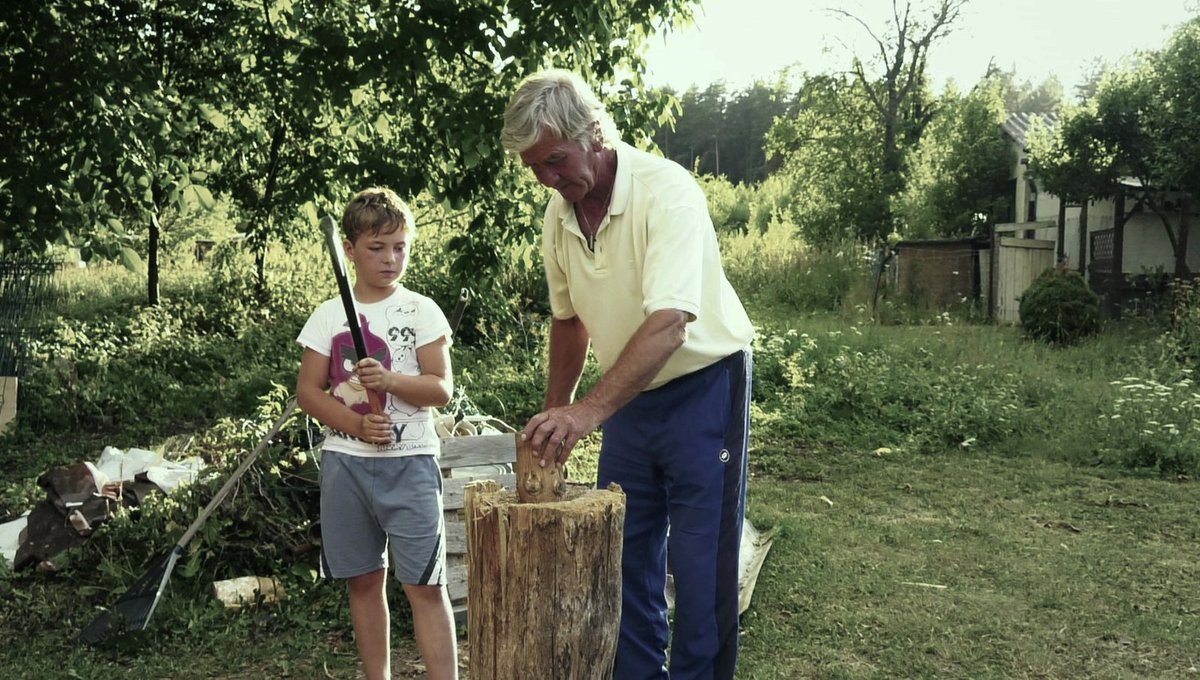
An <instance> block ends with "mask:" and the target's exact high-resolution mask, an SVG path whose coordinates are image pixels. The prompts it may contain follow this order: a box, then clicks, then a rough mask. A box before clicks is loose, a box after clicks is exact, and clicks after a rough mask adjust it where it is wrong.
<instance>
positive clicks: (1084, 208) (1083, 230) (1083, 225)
mask: <svg viewBox="0 0 1200 680" xmlns="http://www.w3.org/2000/svg"><path fill="white" fill-rule="evenodd" d="M1091 200H1092V199H1090V198H1085V199H1083V202H1082V203H1081V204H1080V206H1079V273H1080V274H1081V275H1082V276H1083V277H1084V278H1087V259H1088V257H1087V244H1088V203H1090V202H1091Z"/></svg>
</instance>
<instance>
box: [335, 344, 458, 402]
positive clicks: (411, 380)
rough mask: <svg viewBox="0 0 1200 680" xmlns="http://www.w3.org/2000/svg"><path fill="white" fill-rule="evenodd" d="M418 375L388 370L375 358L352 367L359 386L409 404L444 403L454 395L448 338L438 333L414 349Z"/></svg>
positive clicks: (364, 360)
mask: <svg viewBox="0 0 1200 680" xmlns="http://www.w3.org/2000/svg"><path fill="white" fill-rule="evenodd" d="M417 365H418V366H420V367H421V375H403V374H401V373H396V372H395V371H389V370H387V369H385V368H384V367H383V364H381V363H379V362H378V361H376V360H375V359H363V360H362V361H360V362H358V364H357V365H356V366H355V367H354V372H355V373H356V374H357V375H358V380H359V382H361V383H362V384H363V387H366V388H367V389H372V390H379V391H380V392H387V393H389V394H394V395H396V396H397V397H399V398H401V399H403V400H404V401H406V402H408V403H410V404H412V405H413V406H445V405H446V404H448V403H450V397H452V396H453V395H454V378H453V377H452V376H451V372H450V341H449V339H448V338H447V337H446V336H444V335H443V336H440V337H438V338H437V339H436V340H433V341H432V342H429V343H426V344H424V345H421V346H420V347H418V348H417Z"/></svg>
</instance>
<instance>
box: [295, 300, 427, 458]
mask: <svg viewBox="0 0 1200 680" xmlns="http://www.w3.org/2000/svg"><path fill="white" fill-rule="evenodd" d="M356 306H357V307H358V315H359V324H360V325H361V326H362V332H363V341H364V342H365V344H366V348H367V354H369V355H370V356H371V357H373V358H375V359H377V360H378V361H379V363H381V364H383V367H384V368H386V369H388V370H390V371H395V372H396V373H400V374H401V375H421V367H420V365H419V364H418V363H417V348H419V347H423V346H425V345H427V344H429V343H430V342H433V341H434V340H437V339H438V338H440V337H445V338H446V339H447V341H449V340H450V336H451V332H450V324H449V323H448V322H447V321H446V315H445V314H443V313H442V310H441V308H440V307H438V306H437V303H435V302H434V301H433V300H431V299H429V298H427V297H425V296H424V295H420V294H419V293H414V292H412V291H410V290H408V289H407V288H404V287H403V286H397V287H396V290H395V292H393V293H392V294H391V295H389V296H388V297H386V298H384V299H383V300H380V301H379V302H372V303H370V304H362V303H358V304H357V305H356ZM296 341H297V342H299V343H300V344H301V345H303V346H304V347H308V348H311V349H312V350H314V351H316V352H319V353H320V354H323V355H324V356H327V357H329V392H330V393H331V394H332V395H333V396H334V398H336V399H337V400H338V401H340V402H342V403H343V404H345V405H347V406H349V407H350V408H351V409H352V410H353V411H354V412H355V413H361V414H367V413H370V412H371V407H370V404H369V402H368V400H367V392H366V390H365V389H364V388H363V387H362V385H360V384H359V382H358V378H356V377H355V376H354V375H353V371H354V364H355V363H357V362H356V357H357V353H356V352H355V350H354V339H353V338H352V337H351V335H350V328H349V326H348V325H347V324H346V312H345V309H344V307H343V306H342V300H341V298H340V297H338V298H333V299H330V300H326V301H325V302H323V303H321V305H320V306H319V307H317V309H316V311H314V312H313V313H312V316H310V317H309V318H308V322H307V323H305V324H304V328H303V329H302V330H301V331H300V336H299V337H297V338H296ZM381 396H386V399H385V401H384V408H383V410H384V413H385V414H387V416H388V417H390V418H391V419H392V443H391V444H371V443H369V442H365V441H363V440H361V439H358V438H356V437H352V436H350V435H348V434H346V433H344V432H339V431H337V430H334V429H332V428H331V429H330V431H329V435H328V436H327V437H326V438H325V445H324V447H323V448H324V449H325V450H329V451H337V452H339V453H346V454H350V455H353V456H412V455H421V454H423V455H434V456H436V455H438V453H439V451H440V450H441V444H440V441H439V439H438V436H437V432H435V431H434V424H433V413H432V412H431V411H430V409H429V408H428V407H425V406H413V405H412V404H409V403H408V402H406V401H404V400H403V399H401V398H399V397H397V396H396V395H394V394H387V395H381Z"/></svg>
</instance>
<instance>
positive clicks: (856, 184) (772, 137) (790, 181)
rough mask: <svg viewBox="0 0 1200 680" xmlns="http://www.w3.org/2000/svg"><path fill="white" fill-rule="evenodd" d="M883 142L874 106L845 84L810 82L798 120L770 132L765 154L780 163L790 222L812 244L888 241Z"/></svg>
mask: <svg viewBox="0 0 1200 680" xmlns="http://www.w3.org/2000/svg"><path fill="white" fill-rule="evenodd" d="M880 142H881V132H880V129H879V123H878V121H877V120H875V118H874V117H873V116H872V112H871V108H870V103H869V102H868V101H867V99H866V98H865V97H864V96H863V94H862V92H861V90H860V89H859V88H858V87H857V86H856V85H855V83H854V81H852V80H850V79H848V78H839V77H833V76H813V77H810V78H807V79H806V80H805V81H804V84H803V85H802V86H801V88H800V92H799V93H798V94H797V110H796V114H795V115H794V116H790V117H788V118H781V119H778V120H776V122H775V124H774V125H773V126H772V127H771V131H770V132H769V133H768V135H767V153H768V155H769V156H771V157H773V158H777V159H778V160H779V162H780V163H781V167H780V174H781V175H782V176H783V181H785V182H786V183H787V185H788V188H789V190H790V192H792V195H793V198H792V203H791V207H790V213H791V215H790V216H791V219H792V220H793V221H794V222H795V224H796V226H797V227H798V228H799V231H800V234H801V235H802V236H803V237H804V239H805V240H807V241H808V242H809V243H813V244H825V243H828V242H834V241H838V240H841V239H847V238H849V239H855V238H860V239H864V240H868V241H870V240H879V239H883V238H885V237H887V235H888V234H890V233H891V231H892V224H891V217H890V214H889V211H888V205H887V201H888V196H889V195H890V194H889V191H888V190H887V187H886V180H887V178H886V177H885V176H884V175H883V174H882V168H883V153H884V149H883V146H882V145H881V143H880Z"/></svg>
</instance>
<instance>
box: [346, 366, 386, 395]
mask: <svg viewBox="0 0 1200 680" xmlns="http://www.w3.org/2000/svg"><path fill="white" fill-rule="evenodd" d="M354 374H355V375H357V376H358V382H360V383H362V386H363V387H365V388H367V389H368V390H374V391H375V392H377V393H379V394H384V393H386V392H388V391H389V390H388V388H389V387H390V386H391V382H392V372H391V371H389V370H387V369H386V368H384V367H383V364H381V363H379V361H378V360H376V359H371V358H370V357H368V358H366V359H363V360H362V361H360V362H358V363H357V364H355V365H354Z"/></svg>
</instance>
